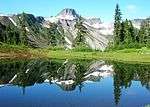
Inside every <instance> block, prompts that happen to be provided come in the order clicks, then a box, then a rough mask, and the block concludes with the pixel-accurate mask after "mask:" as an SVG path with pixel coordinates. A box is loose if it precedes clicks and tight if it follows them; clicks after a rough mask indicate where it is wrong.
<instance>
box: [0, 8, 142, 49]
mask: <svg viewBox="0 0 150 107" xmlns="http://www.w3.org/2000/svg"><path fill="white" fill-rule="evenodd" d="M80 19H82V26H83V27H84V28H86V32H87V33H86V35H84V42H85V44H86V46H87V47H89V48H91V49H94V50H102V51H104V50H105V48H106V47H107V46H108V43H109V42H110V41H112V39H113V36H112V35H113V23H105V22H102V21H101V19H100V18H90V19H87V18H84V17H81V16H80V15H79V14H78V13H77V12H76V11H75V10H74V9H69V8H66V9H63V10H62V11H61V12H60V13H58V14H57V15H56V16H53V17H42V16H37V17H36V16H34V15H32V14H27V13H22V14H16V15H0V33H1V34H0V38H2V40H3V39H4V35H5V37H8V38H12V39H13V38H18V41H20V42H18V41H17V42H15V43H16V44H19V43H22V42H23V39H22V38H25V40H26V41H27V44H29V45H30V46H31V47H40V48H45V47H48V46H63V47H64V48H67V49H72V48H74V44H75V40H76V38H77V36H78V32H79V30H80V29H79V28H77V27H75V26H76V24H77V23H78V22H79V21H80ZM143 20H144V19H135V20H133V21H132V23H133V25H134V27H136V28H138V29H139V28H140V26H141V23H142V22H143ZM9 27H10V28H11V29H13V30H14V31H15V32H16V33H17V36H16V33H14V37H13V36H11V35H8V34H2V31H4V32H3V33H5V32H7V31H6V30H9V29H8V28H9ZM25 35H26V37H24V36H25ZM2 40H0V41H1V42H3V41H2ZM5 42H8V41H5ZM13 43H14V42H13Z"/></svg>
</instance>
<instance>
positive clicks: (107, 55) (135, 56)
mask: <svg viewBox="0 0 150 107" xmlns="http://www.w3.org/2000/svg"><path fill="white" fill-rule="evenodd" d="M0 58H56V59H102V60H114V61H125V62H140V63H141V62H150V49H147V48H142V49H124V50H117V51H109V52H98V51H93V52H92V51H91V52H76V51H65V50H50V49H32V48H28V47H25V46H0Z"/></svg>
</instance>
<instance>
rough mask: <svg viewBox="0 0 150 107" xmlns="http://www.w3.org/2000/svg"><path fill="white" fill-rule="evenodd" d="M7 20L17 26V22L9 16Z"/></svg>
mask: <svg viewBox="0 0 150 107" xmlns="http://www.w3.org/2000/svg"><path fill="white" fill-rule="evenodd" d="M9 20H10V21H11V22H12V23H13V24H14V25H15V26H17V23H16V22H15V21H14V20H13V19H12V18H11V17H9Z"/></svg>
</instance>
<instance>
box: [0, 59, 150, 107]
mask: <svg viewBox="0 0 150 107" xmlns="http://www.w3.org/2000/svg"><path fill="white" fill-rule="evenodd" d="M110 77H111V78H112V79H113V96H114V104H116V105H118V104H119V102H120V100H121V95H122V90H124V89H127V88H130V87H131V86H132V82H133V81H139V82H140V83H141V85H142V87H145V88H146V89H147V90H149V91H150V66H149V65H148V64H126V63H120V62H109V61H90V60H43V59H36V60H1V61H0V89H1V88H4V87H6V86H10V87H11V86H18V87H22V93H23V94H25V88H26V87H29V86H34V85H35V84H42V83H49V84H50V85H51V84H55V85H57V86H59V87H60V88H61V89H62V90H63V91H73V90H75V89H76V88H77V87H78V88H79V91H80V92H81V91H82V88H83V87H84V86H85V85H86V84H88V83H93V84H94V83H96V82H101V80H103V79H105V78H110ZM0 91H1V90H0Z"/></svg>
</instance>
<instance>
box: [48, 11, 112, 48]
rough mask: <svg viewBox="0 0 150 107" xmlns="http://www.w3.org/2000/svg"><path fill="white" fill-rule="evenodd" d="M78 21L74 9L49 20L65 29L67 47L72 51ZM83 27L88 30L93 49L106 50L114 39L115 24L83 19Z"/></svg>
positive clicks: (87, 40) (88, 41)
mask: <svg viewBox="0 0 150 107" xmlns="http://www.w3.org/2000/svg"><path fill="white" fill-rule="evenodd" d="M82 18H83V17H82ZM78 20H79V15H78V14H77V13H76V11H75V10H74V9H64V10H62V11H61V12H60V13H59V14H58V15H57V16H55V17H51V18H49V19H47V22H51V23H57V24H58V25H60V26H61V27H62V28H63V30H64V35H65V41H66V47H67V48H69V49H71V48H72V46H73V41H74V40H75V38H76V37H77V31H78V29H76V28H75V24H76V23H77V21H78ZM83 26H85V27H86V28H87V30H88V34H87V35H86V36H85V40H86V43H87V45H88V46H89V47H90V48H92V49H96V50H104V49H105V48H106V47H107V45H108V42H109V41H110V40H111V39H112V34H113V24H111V23H108V24H106V23H102V22H101V20H100V19H99V18H91V19H86V18H83Z"/></svg>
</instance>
